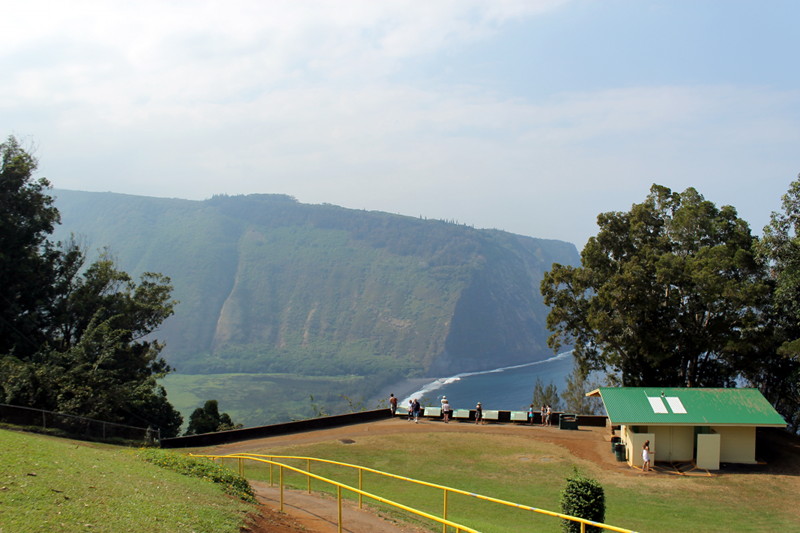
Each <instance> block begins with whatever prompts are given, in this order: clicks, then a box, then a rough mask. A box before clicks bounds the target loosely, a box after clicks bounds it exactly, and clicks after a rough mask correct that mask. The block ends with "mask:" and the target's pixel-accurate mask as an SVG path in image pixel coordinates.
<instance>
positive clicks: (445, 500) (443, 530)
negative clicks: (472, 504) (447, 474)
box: [442, 489, 447, 533]
mask: <svg viewBox="0 0 800 533" xmlns="http://www.w3.org/2000/svg"><path fill="white" fill-rule="evenodd" d="M442 518H444V519H445V520H447V489H444V513H443V514H442ZM442 533H447V524H442Z"/></svg>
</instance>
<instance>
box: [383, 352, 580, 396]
mask: <svg viewBox="0 0 800 533" xmlns="http://www.w3.org/2000/svg"><path fill="white" fill-rule="evenodd" d="M572 352H573V350H569V351H567V352H561V353H560V354H558V355H554V356H553V357H548V358H547V359H542V360H541V361H534V362H532V363H523V364H521V365H513V366H504V367H502V368H494V369H492V370H481V371H479V372H464V373H462V374H456V375H455V376H451V377H449V378H438V379H435V380H433V381H431V382H430V383H427V384H425V385H423V386H422V388H421V389H419V390H418V391H416V392H413V393H411V394H410V395H408V396H407V397H405V398H403V401H402V402H400V404H399V406H400V407H405V408H407V407H408V404H409V402H410V401H411V400H413V399H414V398H416V399H418V400H420V399H422V397H423V396H425V395H426V394H427V393H429V392H433V391H435V390H438V389H441V388H442V387H444V386H445V385H449V384H450V383H454V382H456V381H460V380H461V378H466V377H469V376H478V375H480V374H494V373H497V372H505V371H506V370H514V369H517V368H525V367H528V366H535V365H541V364H544V363H550V362H552V361H559V360H561V359H564V358H566V357H568V356H569V355H571V354H572Z"/></svg>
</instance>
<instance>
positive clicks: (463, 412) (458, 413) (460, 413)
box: [453, 409, 469, 420]
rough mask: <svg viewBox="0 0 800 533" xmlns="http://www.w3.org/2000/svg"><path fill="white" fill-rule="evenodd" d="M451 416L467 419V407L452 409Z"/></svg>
mask: <svg viewBox="0 0 800 533" xmlns="http://www.w3.org/2000/svg"><path fill="white" fill-rule="evenodd" d="M453 418H454V419H455V418H464V419H467V420H469V409H456V410H455V411H453Z"/></svg>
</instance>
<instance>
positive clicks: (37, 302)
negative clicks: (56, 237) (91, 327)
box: [0, 137, 60, 358]
mask: <svg viewBox="0 0 800 533" xmlns="http://www.w3.org/2000/svg"><path fill="white" fill-rule="evenodd" d="M0 157H1V158H2V166H1V167H0V354H15V355H16V356H18V357H22V358H27V357H29V356H30V355H31V354H32V353H34V352H36V351H37V350H38V349H39V346H41V344H42V343H43V342H44V337H43V333H44V329H45V328H44V324H45V321H46V318H47V317H46V313H45V305H46V302H48V301H50V300H51V299H52V297H53V284H52V281H53V279H54V277H55V272H54V267H55V266H56V265H57V262H58V258H59V255H60V254H59V252H58V250H57V249H56V247H55V246H54V245H53V244H51V243H50V242H49V241H48V240H47V237H48V236H49V235H50V233H52V231H53V228H54V226H55V225H56V224H58V223H59V222H60V217H59V214H58V210H57V209H56V208H55V207H53V205H52V204H53V198H52V197H50V196H49V195H48V194H47V193H46V191H47V190H48V189H49V188H50V183H49V182H48V181H47V180H46V179H44V178H40V179H38V180H34V179H33V177H32V176H33V172H34V171H35V170H36V159H35V158H33V157H32V156H31V155H30V154H28V153H27V152H25V150H23V149H22V147H21V146H20V144H19V142H18V141H17V140H16V139H15V138H14V137H9V138H8V140H7V141H6V142H4V143H2V144H0Z"/></svg>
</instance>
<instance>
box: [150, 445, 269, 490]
mask: <svg viewBox="0 0 800 533" xmlns="http://www.w3.org/2000/svg"><path fill="white" fill-rule="evenodd" d="M139 457H141V458H142V459H144V460H145V461H147V462H149V463H153V464H155V465H158V466H160V467H162V468H167V469H169V470H172V471H174V472H178V473H179V474H184V475H187V476H192V477H197V478H200V479H207V480H208V481H211V482H213V483H218V484H220V485H222V487H223V490H224V491H225V492H226V493H227V494H230V495H232V496H236V497H237V498H241V499H242V500H244V501H247V502H250V503H255V501H256V499H255V495H254V493H253V488H252V487H251V486H250V483H248V482H247V480H246V479H245V478H243V477H242V476H240V475H238V474H235V473H233V472H232V471H231V470H229V469H227V468H225V467H223V466H220V465H218V464H216V463H213V462H212V461H211V460H209V459H201V458H197V459H195V458H193V457H187V456H185V455H180V454H177V453H171V452H165V451H163V450H156V449H146V448H143V449H140V450H139Z"/></svg>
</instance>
